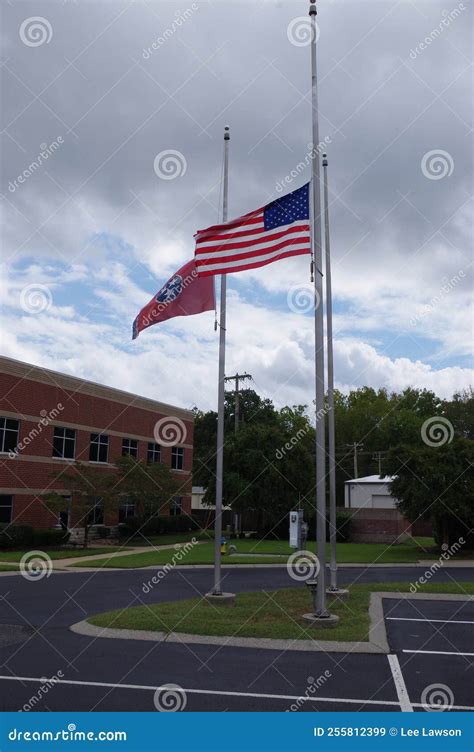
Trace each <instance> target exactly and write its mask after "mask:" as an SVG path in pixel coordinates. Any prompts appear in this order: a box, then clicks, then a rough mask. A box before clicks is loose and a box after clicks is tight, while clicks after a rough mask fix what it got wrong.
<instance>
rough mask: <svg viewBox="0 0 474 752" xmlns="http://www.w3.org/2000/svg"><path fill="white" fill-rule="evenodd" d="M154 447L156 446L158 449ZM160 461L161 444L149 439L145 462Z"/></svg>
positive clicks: (152, 463)
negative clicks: (156, 456)
mask: <svg viewBox="0 0 474 752" xmlns="http://www.w3.org/2000/svg"><path fill="white" fill-rule="evenodd" d="M156 447H158V449H157V448H156ZM150 455H152V456H153V458H151V457H150ZM155 455H158V459H155ZM162 461H163V460H162V456H161V444H157V443H156V441H149V442H148V446H147V450H146V464H147V465H154V464H155V463H157V462H162Z"/></svg>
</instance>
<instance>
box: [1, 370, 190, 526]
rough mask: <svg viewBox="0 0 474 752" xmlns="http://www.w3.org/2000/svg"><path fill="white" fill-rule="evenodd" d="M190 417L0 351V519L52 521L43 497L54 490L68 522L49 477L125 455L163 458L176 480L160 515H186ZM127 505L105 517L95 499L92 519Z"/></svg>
mask: <svg viewBox="0 0 474 752" xmlns="http://www.w3.org/2000/svg"><path fill="white" fill-rule="evenodd" d="M193 421H194V416H193V413H192V412H191V411H190V410H184V409H182V408H179V407H173V406H172V405H167V404H164V403H162V402H156V401H154V400H151V399H147V398H145V397H140V396H137V395H135V394H129V393H128V392H123V391H121V390H119V389H112V388H111V387H107V386H102V385H101V384H95V383H94V382H92V381H85V380H84V379H78V378H75V377H73V376H67V375H65V374H62V373H57V372H55V371H50V370H48V369H45V368H39V367H38V366H32V365H29V364H27V363H22V362H21V361H18V360H12V359H10V358H4V357H0V524H5V523H6V524H9V523H12V522H13V523H27V524H30V525H33V526H34V527H54V526H56V525H57V523H58V517H57V515H55V514H53V513H52V512H51V511H50V510H49V509H47V508H46V506H45V504H44V503H43V501H42V499H41V497H42V495H43V494H45V493H47V492H49V491H52V490H55V491H57V492H58V493H64V496H65V505H64V511H63V512H61V521H62V523H63V525H64V526H66V525H67V526H68V527H72V526H73V525H74V511H73V507H74V505H72V512H71V503H70V499H69V498H68V493H67V491H66V490H65V489H64V488H62V487H61V482H60V479H59V480H55V479H54V480H53V479H52V478H51V475H52V474H57V472H58V471H60V470H61V468H62V467H64V468H67V467H68V466H69V465H70V464H71V463H73V462H75V461H77V460H78V461H80V462H83V463H87V464H93V465H95V466H100V467H103V468H104V472H113V463H114V460H115V459H116V458H117V457H120V456H121V455H124V454H130V455H132V456H134V457H136V458H137V459H139V460H143V461H145V462H165V463H167V464H169V465H170V467H171V469H172V471H173V473H176V475H177V477H179V478H180V479H182V483H181V486H180V491H179V496H176V497H175V498H174V499H173V500H172V501H171V502H170V504H169V505H168V507H167V508H165V509H163V510H162V511H161V512H160V513H161V514H164V515H166V514H174V515H176V514H190V513H191V486H192V478H191V468H192V450H193V425H194V423H193ZM133 511H134V510H133V508H131V507H130V505H124V507H123V508H121V509H120V511H115V512H113V513H111V514H109V516H108V519H107V518H106V519H104V514H103V511H102V509H101V505H100V500H98V502H97V507H96V510H95V512H94V515H93V516H94V519H93V520H92V523H96V524H105V525H116V524H117V523H118V522H119V521H120V520H123V519H124V518H125V517H126V516H129V515H130V514H133Z"/></svg>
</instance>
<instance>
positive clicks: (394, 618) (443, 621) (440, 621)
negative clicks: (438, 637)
mask: <svg viewBox="0 0 474 752" xmlns="http://www.w3.org/2000/svg"><path fill="white" fill-rule="evenodd" d="M385 619H386V620H387V621H389V620H390V621H427V622H433V623H436V624H474V621H459V620H457V619H409V618H408V617H406V616H386V617H385Z"/></svg>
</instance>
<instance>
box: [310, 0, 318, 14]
mask: <svg viewBox="0 0 474 752" xmlns="http://www.w3.org/2000/svg"><path fill="white" fill-rule="evenodd" d="M317 13H318V11H317V10H316V3H311V4H310V6H309V15H310V16H316V15H317Z"/></svg>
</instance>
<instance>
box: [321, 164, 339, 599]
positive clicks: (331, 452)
mask: <svg viewBox="0 0 474 752" xmlns="http://www.w3.org/2000/svg"><path fill="white" fill-rule="evenodd" d="M323 185H324V250H325V258H326V265H325V274H326V337H327V354H328V464H329V540H330V548H331V556H330V564H329V569H330V572H331V577H330V586H329V590H328V592H331V591H332V592H334V591H337V560H336V431H335V425H334V420H335V417H334V360H333V348H332V287H331V246H330V239H329V191H328V159H327V154H323Z"/></svg>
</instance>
